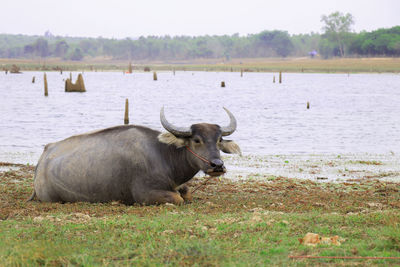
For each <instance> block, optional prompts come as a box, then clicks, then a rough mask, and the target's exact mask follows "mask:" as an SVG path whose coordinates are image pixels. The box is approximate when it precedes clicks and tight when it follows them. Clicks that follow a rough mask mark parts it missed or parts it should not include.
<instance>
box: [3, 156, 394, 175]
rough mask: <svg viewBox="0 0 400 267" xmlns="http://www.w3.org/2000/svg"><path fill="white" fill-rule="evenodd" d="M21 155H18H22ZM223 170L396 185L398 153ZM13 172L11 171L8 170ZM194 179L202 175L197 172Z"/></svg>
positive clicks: (234, 160)
mask: <svg viewBox="0 0 400 267" xmlns="http://www.w3.org/2000/svg"><path fill="white" fill-rule="evenodd" d="M23 155H24V154H19V156H23ZM30 156H31V160H23V159H22V158H19V159H16V158H15V157H14V158H0V171H7V170H8V169H10V168H9V167H17V168H18V167H20V166H31V167H32V166H35V165H36V163H37V160H36V161H34V160H33V158H36V157H35V155H30ZM222 159H223V160H224V162H225V165H226V167H227V170H228V171H227V173H226V174H225V175H224V178H226V179H229V180H231V181H243V180H250V181H253V180H254V181H263V180H270V179H274V178H276V177H288V178H291V179H299V180H309V181H313V182H323V183H326V182H333V183H347V182H363V181H368V180H372V179H378V180H380V181H386V182H396V183H397V182H400V154H398V153H394V152H390V153H385V154H371V153H344V154H334V153H329V154H270V155H255V154H245V155H243V156H241V157H240V156H236V155H232V156H231V155H223V156H222ZM11 169H13V168H11ZM196 176H197V177H203V176H205V175H204V174H203V173H201V172H199V173H198V174H197V175H196Z"/></svg>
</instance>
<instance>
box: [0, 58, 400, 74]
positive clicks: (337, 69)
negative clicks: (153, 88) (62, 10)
mask: <svg viewBox="0 0 400 267" xmlns="http://www.w3.org/2000/svg"><path fill="white" fill-rule="evenodd" d="M130 62H132V64H133V71H134V72H138V71H140V72H142V71H144V68H145V67H149V68H150V71H174V70H175V71H226V72H241V71H243V72H244V73H246V72H279V71H282V72H289V73H399V72H400V58H332V59H320V58H314V59H311V58H306V57H302V58H284V59H282V58H237V59H236V58H235V59H231V60H229V61H227V60H225V59H221V58H212V59H194V60H159V61H144V60H137V61H135V60H114V59H111V58H89V59H85V60H83V61H64V60H61V59H58V58H49V59H40V58H38V59H4V58H0V69H2V70H3V71H5V70H6V69H10V68H11V66H12V65H13V64H15V65H17V66H18V67H20V68H21V71H22V72H23V71H61V70H63V71H94V72H97V71H123V72H125V71H127V70H128V66H129V64H130Z"/></svg>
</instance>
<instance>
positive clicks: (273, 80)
mask: <svg viewBox="0 0 400 267" xmlns="http://www.w3.org/2000/svg"><path fill="white" fill-rule="evenodd" d="M272 82H273V83H275V75H274V78H273V79H272Z"/></svg>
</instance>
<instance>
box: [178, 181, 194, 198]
mask: <svg viewBox="0 0 400 267" xmlns="http://www.w3.org/2000/svg"><path fill="white" fill-rule="evenodd" d="M178 192H179V193H180V194H181V197H182V198H183V199H184V200H185V202H192V200H193V197H192V193H190V190H189V187H187V186H186V185H181V186H180V187H179V188H178Z"/></svg>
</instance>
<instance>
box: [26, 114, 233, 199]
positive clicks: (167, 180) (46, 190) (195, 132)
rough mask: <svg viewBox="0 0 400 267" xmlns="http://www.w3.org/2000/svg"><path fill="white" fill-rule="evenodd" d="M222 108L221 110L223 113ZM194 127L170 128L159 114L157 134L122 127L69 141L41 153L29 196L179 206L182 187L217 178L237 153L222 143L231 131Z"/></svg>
mask: <svg viewBox="0 0 400 267" xmlns="http://www.w3.org/2000/svg"><path fill="white" fill-rule="evenodd" d="M224 109H225V108H224ZM225 111H226V112H227V113H228V115H229V118H230V123H229V125H228V126H225V127H220V126H219V125H216V124H208V123H199V124H193V125H192V126H190V127H187V128H182V127H176V126H173V125H172V124H171V123H169V122H168V121H167V119H166V118H165V115H164V108H162V109H161V111H160V120H161V124H162V126H163V127H164V128H165V129H166V130H167V132H164V133H161V132H159V131H155V130H152V129H149V128H147V127H143V126H136V125H125V126H116V127H112V128H107V129H103V130H99V131H95V132H89V133H85V134H81V135H76V136H72V137H69V138H67V139H65V140H62V141H59V142H56V143H50V144H48V145H46V147H45V148H44V152H43V154H42V156H41V157H40V159H39V162H38V164H37V166H36V170H35V180H34V193H33V195H32V197H31V199H33V198H34V197H35V195H36V196H37V198H38V199H39V200H41V201H46V202H77V201H87V202H109V201H113V200H116V201H121V202H123V203H126V204H133V203H140V204H146V205H151V204H162V203H167V202H168V203H173V204H182V203H183V202H184V201H190V200H191V194H190V192H189V190H188V187H187V186H186V185H184V183H186V182H187V181H189V180H190V179H192V178H193V176H194V175H195V174H196V173H197V172H199V171H200V170H202V171H203V172H205V173H206V174H208V175H211V176H217V175H221V174H223V173H225V172H226V169H225V166H224V162H223V161H222V160H221V158H220V152H219V151H220V150H222V151H223V152H225V153H239V154H240V148H239V146H238V145H237V144H236V143H234V142H233V141H229V140H224V139H222V137H223V136H228V135H230V134H232V133H233V132H234V131H235V129H236V119H235V117H234V116H233V115H232V113H231V112H229V110H227V109H225Z"/></svg>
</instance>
